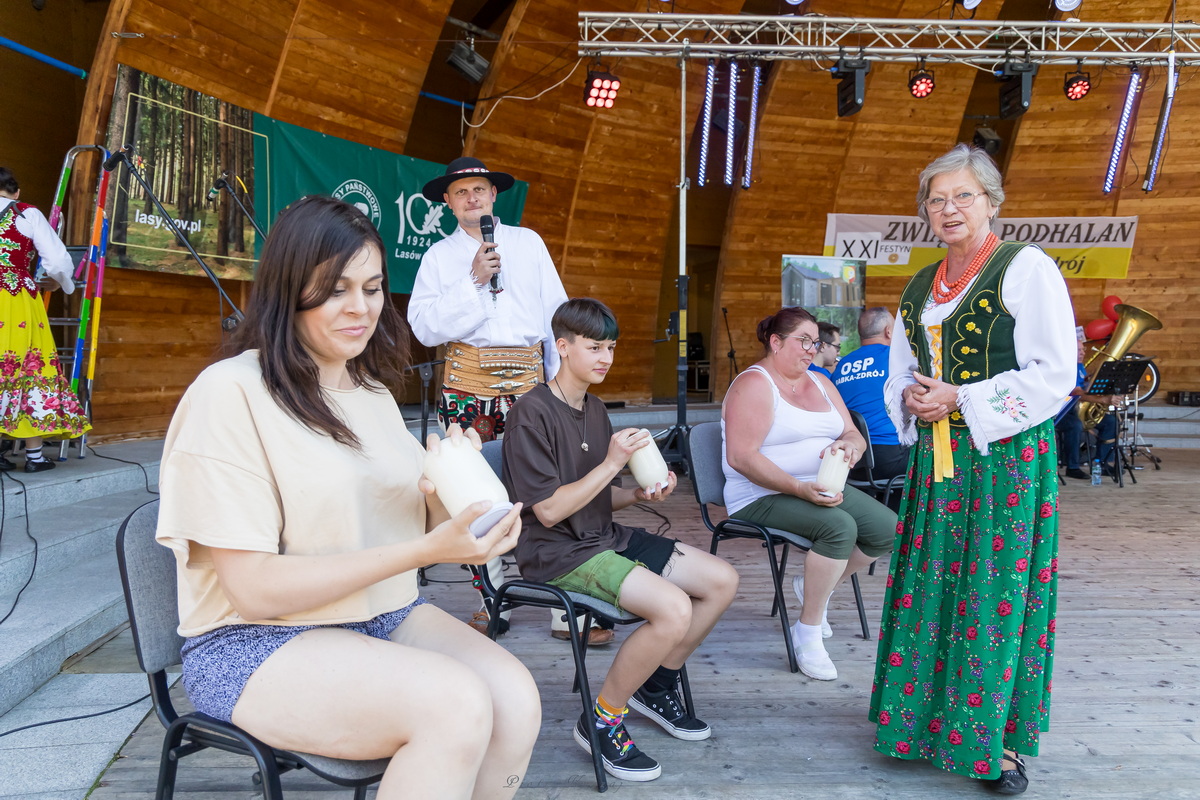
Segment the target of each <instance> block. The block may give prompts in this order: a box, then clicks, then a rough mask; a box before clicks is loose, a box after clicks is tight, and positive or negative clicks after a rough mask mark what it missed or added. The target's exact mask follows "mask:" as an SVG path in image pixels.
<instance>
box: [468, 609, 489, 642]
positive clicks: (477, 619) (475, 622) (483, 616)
mask: <svg viewBox="0 0 1200 800" xmlns="http://www.w3.org/2000/svg"><path fill="white" fill-rule="evenodd" d="M488 621H489V618H488V613H487V612H486V611H484V610H483V609H479V610H478V611H476V612H475V616H473V617H471V621H470V622H468V623H467V625H469V626H471V627H472V628H474V629H475V630H477V631H479V632H480V633H482V634H483V635H484V636H487V631H488Z"/></svg>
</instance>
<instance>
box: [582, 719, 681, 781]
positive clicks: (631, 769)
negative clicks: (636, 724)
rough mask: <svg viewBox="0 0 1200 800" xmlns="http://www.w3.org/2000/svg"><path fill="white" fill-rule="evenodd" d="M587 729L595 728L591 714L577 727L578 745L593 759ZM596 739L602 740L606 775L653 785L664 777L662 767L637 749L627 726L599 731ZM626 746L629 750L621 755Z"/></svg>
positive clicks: (623, 724)
mask: <svg viewBox="0 0 1200 800" xmlns="http://www.w3.org/2000/svg"><path fill="white" fill-rule="evenodd" d="M586 725H595V722H594V721H593V720H592V715H591V714H587V713H584V714H581V715H580V716H579V722H578V723H577V724H576V725H575V741H576V742H578V743H579V746H580V747H582V748H583V749H584V750H586V751H587V753H588V754H589V755H590V754H591V752H592V744H591V742H590V741H589V740H588V735H587V728H586V727H584V726H586ZM596 737H597V738H598V739H599V740H600V760H601V761H603V762H604V771H605V772H607V773H608V774H609V775H612V776H613V777H614V778H620V779H621V780H623V781H652V780H654V779H655V778H657V777H658V776H659V775H662V767H660V766H659V765H658V762H657V761H655V760H654V759H653V758H651V757H650V756H648V755H646V754H645V753H643V752H642V751H641V750H638V749H637V746H636V745H635V744H634V743H633V739H631V738H629V732H628V731H626V730H625V723H624V722H622V723H621V724H620V725H615V726H613V727H611V728H607V729H605V730H597V731H596ZM626 744H628V745H629V749H628V750H626V751H625V754H624V755H621V748H622V747H624V746H625V745H626Z"/></svg>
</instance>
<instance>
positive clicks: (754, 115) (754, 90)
mask: <svg viewBox="0 0 1200 800" xmlns="http://www.w3.org/2000/svg"><path fill="white" fill-rule="evenodd" d="M750 80H751V81H752V83H751V84H750V131H749V132H748V133H747V134H746V168H745V169H744V170H742V188H743V189H749V188H750V170H751V168H752V167H753V166H754V134H755V133H756V132H757V131H758V85H759V83H761V82H762V63H760V62H758V61H755V62H754V72H753V74H752V75H751V76H750Z"/></svg>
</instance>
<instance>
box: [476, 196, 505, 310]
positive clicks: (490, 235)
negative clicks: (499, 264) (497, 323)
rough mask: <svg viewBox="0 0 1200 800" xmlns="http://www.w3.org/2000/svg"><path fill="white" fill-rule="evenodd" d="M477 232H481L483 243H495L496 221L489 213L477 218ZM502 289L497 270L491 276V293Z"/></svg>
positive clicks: (496, 292)
mask: <svg viewBox="0 0 1200 800" xmlns="http://www.w3.org/2000/svg"><path fill="white" fill-rule="evenodd" d="M479 232H480V233H481V234H483V241H484V243H486V244H495V243H496V222H495V220H494V219H493V218H492V216H491V215H490V214H484V215H483V216H482V217H480V218H479ZM502 291H504V287H503V286H502V285H501V283H500V273H499V272H497V273H496V274H495V275H493V276H492V294H498V293H500V292H502Z"/></svg>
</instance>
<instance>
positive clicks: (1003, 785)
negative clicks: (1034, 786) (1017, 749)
mask: <svg viewBox="0 0 1200 800" xmlns="http://www.w3.org/2000/svg"><path fill="white" fill-rule="evenodd" d="M1004 760H1005V761H1011V762H1013V763H1014V764H1016V765H1017V768H1016V769H1006V770H1004V771H1003V772H1001V773H1000V777H999V778H994V779H992V780H989V781H988V784H989V785H990V786H991V787H992V790H993V791H994V792H995V793H996V794H1021V793H1023V792H1024V791H1025V790H1026V789H1028V788H1029V777H1028V776H1027V775H1026V774H1025V762H1024V761H1022V760H1021V757H1020V756H1019V755H1016V754H1015V753H1014V754H1013V755H1011V756H1005V757H1004Z"/></svg>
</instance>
